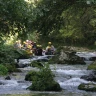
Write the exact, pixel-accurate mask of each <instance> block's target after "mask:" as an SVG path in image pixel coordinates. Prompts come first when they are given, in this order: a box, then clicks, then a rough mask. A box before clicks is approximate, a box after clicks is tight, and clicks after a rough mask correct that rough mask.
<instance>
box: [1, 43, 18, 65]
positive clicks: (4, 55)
mask: <svg viewBox="0 0 96 96" xmlns="http://www.w3.org/2000/svg"><path fill="white" fill-rule="evenodd" d="M16 57H18V54H17V53H15V50H14V48H13V47H12V46H6V45H1V44H0V63H4V64H6V63H12V62H14V60H15V58H16Z"/></svg>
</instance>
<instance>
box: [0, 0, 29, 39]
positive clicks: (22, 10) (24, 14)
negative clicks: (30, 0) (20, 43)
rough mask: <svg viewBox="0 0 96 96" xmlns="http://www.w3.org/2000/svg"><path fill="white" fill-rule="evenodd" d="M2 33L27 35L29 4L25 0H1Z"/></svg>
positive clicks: (0, 29) (0, 27)
mask: <svg viewBox="0 0 96 96" xmlns="http://www.w3.org/2000/svg"><path fill="white" fill-rule="evenodd" d="M0 9H1V11H0V34H2V35H4V36H5V35H8V34H13V35H14V34H16V33H18V34H19V36H20V37H21V36H23V37H24V36H26V34H27V33H26V28H28V25H27V21H28V13H29V9H28V4H27V2H25V0H0ZM23 37H21V38H23Z"/></svg>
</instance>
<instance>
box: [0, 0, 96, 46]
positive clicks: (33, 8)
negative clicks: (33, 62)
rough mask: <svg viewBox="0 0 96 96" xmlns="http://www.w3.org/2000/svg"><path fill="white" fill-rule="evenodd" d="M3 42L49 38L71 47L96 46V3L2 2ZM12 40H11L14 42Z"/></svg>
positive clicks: (0, 33) (0, 27)
mask: <svg viewBox="0 0 96 96" xmlns="http://www.w3.org/2000/svg"><path fill="white" fill-rule="evenodd" d="M0 9H1V11H0V42H2V41H3V43H4V42H6V41H7V40H8V38H9V37H10V36H11V37H12V38H14V39H13V42H14V41H15V40H16V39H21V40H25V39H34V40H35V41H36V40H37V38H38V37H39V39H40V38H41V39H42V38H43V39H44V38H48V40H51V41H56V42H57V41H58V42H62V43H64V44H69V45H74V44H75V45H89V44H90V45H94V44H95V41H96V38H95V36H96V1H95V0H8V1H7V0H0ZM11 37H10V38H11Z"/></svg>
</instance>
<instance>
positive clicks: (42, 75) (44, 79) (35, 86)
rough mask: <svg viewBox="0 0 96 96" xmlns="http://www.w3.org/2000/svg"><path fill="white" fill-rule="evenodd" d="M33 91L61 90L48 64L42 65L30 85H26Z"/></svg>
mask: <svg viewBox="0 0 96 96" xmlns="http://www.w3.org/2000/svg"><path fill="white" fill-rule="evenodd" d="M28 89H30V90H34V91H61V88H60V85H59V84H58V83H57V82H55V81H54V75H53V73H52V72H51V69H50V68H49V65H46V66H44V67H43V68H42V69H40V71H39V72H38V75H35V76H34V79H33V81H32V85H31V86H30V87H28Z"/></svg>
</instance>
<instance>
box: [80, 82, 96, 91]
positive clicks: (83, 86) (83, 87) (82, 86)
mask: <svg viewBox="0 0 96 96" xmlns="http://www.w3.org/2000/svg"><path fill="white" fill-rule="evenodd" d="M78 89H80V90H85V91H91V92H96V84H93V83H89V84H80V85H79V86H78Z"/></svg>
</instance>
